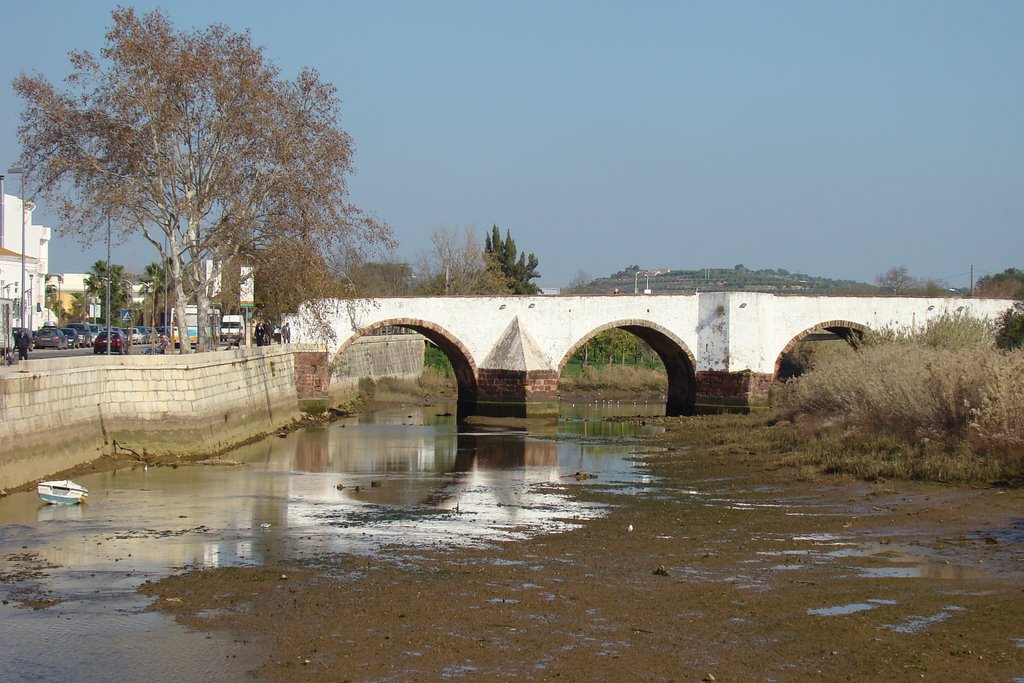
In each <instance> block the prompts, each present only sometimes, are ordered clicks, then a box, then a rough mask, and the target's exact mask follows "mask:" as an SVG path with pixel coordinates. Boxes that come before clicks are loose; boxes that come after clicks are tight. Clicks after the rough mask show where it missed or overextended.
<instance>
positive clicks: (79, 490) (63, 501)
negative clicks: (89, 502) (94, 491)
mask: <svg viewBox="0 0 1024 683" xmlns="http://www.w3.org/2000/svg"><path fill="white" fill-rule="evenodd" d="M36 493H37V494H39V497H40V498H42V499H43V500H44V501H46V502H47V503H49V504H50V505H75V504H77V503H82V502H84V501H85V498H86V496H88V495H89V491H88V489H86V488H85V487H84V486H81V485H79V484H76V483H75V482H73V481H71V480H70V479H62V480H59V481H41V482H39V483H38V484H37V485H36Z"/></svg>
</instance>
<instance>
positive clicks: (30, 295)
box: [22, 273, 36, 332]
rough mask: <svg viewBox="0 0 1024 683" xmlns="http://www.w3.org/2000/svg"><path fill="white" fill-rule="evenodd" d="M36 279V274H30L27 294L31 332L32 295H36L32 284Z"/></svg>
mask: <svg viewBox="0 0 1024 683" xmlns="http://www.w3.org/2000/svg"><path fill="white" fill-rule="evenodd" d="M35 277H36V274H35V273H29V274H28V291H27V292H26V294H28V329H29V331H30V332H31V331H32V309H33V308H34V307H33V306H32V295H33V294H35V288H34V287H33V285H32V282H33V280H35ZM22 327H24V325H22Z"/></svg>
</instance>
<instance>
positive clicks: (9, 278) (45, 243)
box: [0, 193, 51, 329]
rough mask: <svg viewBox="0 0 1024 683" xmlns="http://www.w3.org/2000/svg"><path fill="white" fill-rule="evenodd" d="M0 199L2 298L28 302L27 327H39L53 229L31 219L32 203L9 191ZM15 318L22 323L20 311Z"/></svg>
mask: <svg viewBox="0 0 1024 683" xmlns="http://www.w3.org/2000/svg"><path fill="white" fill-rule="evenodd" d="M0 198H2V199H3V204H2V206H0V292H2V294H0V297H2V298H8V299H13V300H14V301H15V302H20V301H25V312H24V320H25V326H26V327H31V328H32V329H38V328H39V327H41V326H42V324H43V323H44V322H45V321H46V319H47V316H46V312H45V310H44V309H45V306H46V275H47V273H48V272H49V265H50V264H49V260H50V236H51V230H50V228H48V227H46V226H43V225H36V224H35V223H33V222H32V212H33V211H34V210H35V205H34V204H33V203H32V202H26V201H23V200H22V198H20V197H16V196H13V195H9V194H6V193H0ZM22 221H24V224H23V223H22ZM22 234H24V242H23V241H22ZM23 256H24V258H22V257H23ZM22 264H24V272H23V268H22ZM22 283H24V285H22ZM23 286H24V292H23V291H22V287H23ZM16 318H17V319H18V321H19V322H20V321H21V314H20V313H19V314H17V315H16Z"/></svg>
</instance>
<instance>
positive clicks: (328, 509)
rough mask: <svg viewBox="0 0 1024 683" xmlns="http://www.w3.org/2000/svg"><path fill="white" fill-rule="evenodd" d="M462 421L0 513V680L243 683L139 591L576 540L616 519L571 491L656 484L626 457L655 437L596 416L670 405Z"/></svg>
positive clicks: (232, 660)
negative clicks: (199, 578)
mask: <svg viewBox="0 0 1024 683" xmlns="http://www.w3.org/2000/svg"><path fill="white" fill-rule="evenodd" d="M454 412H455V409H454V405H446V404H437V405H432V406H428V407H412V408H409V407H403V408H397V409H389V410H384V411H379V412H374V413H365V414H360V415H356V416H353V417H351V418H346V419H343V420H341V421H339V422H337V423H334V424H332V425H330V426H326V427H323V428H317V429H307V430H299V431H296V432H293V433H290V434H288V435H287V436H286V437H285V438H278V437H271V438H269V439H266V440H263V441H261V442H258V443H255V444H251V445H249V446H246V447H244V448H241V449H239V450H237V451H235V452H232V453H228V454H225V455H224V456H223V458H224V460H230V461H236V462H238V463H241V464H238V465H232V466H187V467H177V468H172V467H145V466H143V465H137V466H134V467H130V468H126V469H119V470H114V471H107V472H96V473H93V474H87V475H83V476H80V477H76V481H78V483H80V484H82V485H84V486H85V487H86V488H88V489H89V492H90V494H89V498H88V501H87V502H86V503H85V504H83V505H75V506H51V505H45V504H43V503H42V502H41V501H40V500H39V499H38V497H37V496H36V495H35V493H34V492H33V493H17V494H13V495H10V496H7V497H5V498H2V499H0V525H2V526H0V558H2V564H0V575H2V576H0V578H2V582H0V597H2V598H3V604H2V605H0V630H2V631H3V633H4V634H5V635H4V637H3V639H0V680H21V681H58V680H60V681H64V680H68V679H69V671H72V672H74V673H73V675H71V676H70V678H71V679H73V680H112V679H114V678H116V679H117V680H129V681H130V680H146V681H150V682H159V681H182V680H197V679H200V678H203V679H206V680H225V681H230V680H241V679H245V678H248V676H247V674H246V671H247V665H246V663H247V662H250V661H252V659H253V657H254V655H255V652H254V651H253V646H252V645H251V644H247V643H244V642H238V641H234V640H232V639H230V638H228V637H224V636H212V635H208V634H205V633H197V632H193V631H189V630H187V629H185V628H183V627H181V626H179V625H178V624H176V623H175V622H174V621H172V620H171V619H169V618H167V617H165V616H162V615H160V614H158V613H154V612H149V611H144V608H145V607H146V606H147V605H148V604H149V602H150V599H149V598H145V597H143V596H141V595H140V594H139V593H138V592H137V588H138V586H139V585H140V584H141V583H142V582H144V581H149V580H155V579H159V578H162V577H164V576H167V575H169V574H172V573H175V572H179V571H182V570H184V569H187V568H204V569H208V568H216V567H228V566H252V565H261V564H267V563H273V562H277V561H281V560H285V559H301V558H303V557H316V556H319V555H323V554H330V553H354V554H367V555H379V554H381V553H384V552H387V549H388V548H394V547H401V548H405V549H408V548H410V547H424V548H432V547H433V548H436V547H439V546H440V547H456V546H458V547H467V548H468V547H482V546H485V545H486V544H489V543H494V542H496V541H501V540H517V539H526V538H530V537H535V536H537V535H542V534H549V533H556V532H565V531H571V530H572V529H574V528H575V527H577V526H578V525H579V524H580V523H581V522H582V521H584V520H587V519H592V518H595V517H598V516H601V515H603V514H605V513H606V511H607V508H606V507H605V506H601V505H595V504H584V503H581V502H579V501H578V500H576V498H575V497H574V496H573V495H572V493H571V490H570V489H569V488H568V487H567V486H566V484H567V483H569V482H571V483H572V484H573V486H580V485H595V486H601V487H606V488H613V489H620V490H623V491H626V490H630V489H632V488H634V487H637V486H643V485H644V483H645V482H647V481H649V479H650V476H649V475H648V474H647V472H646V471H645V470H644V468H642V467H639V466H638V465H637V463H635V462H634V461H633V460H631V459H630V458H629V457H628V456H629V455H630V453H631V448H634V447H635V446H636V441H635V439H636V437H638V436H639V435H641V434H650V433H652V432H653V431H656V429H657V428H653V427H641V426H637V425H631V424H626V423H612V422H605V421H604V420H603V418H604V417H607V416H613V415H638V414H643V415H652V414H659V413H661V412H663V405H662V404H660V403H658V402H652V403H645V402H642V401H641V402H623V403H619V402H615V403H607V402H605V403H576V404H573V403H567V404H565V405H564V406H563V407H562V413H563V416H562V418H560V420H559V421H558V423H557V425H550V426H544V427H536V428H531V429H530V430H529V431H526V430H515V429H493V428H485V427H479V426H476V427H468V428H467V427H465V426H462V427H457V426H456V425H455V422H454V418H453V417H452V415H453V414H454ZM581 473H585V474H581ZM591 476H593V478H592V479H591V478H590V477H591ZM184 651H187V652H188V653H189V656H188V657H181V656H180V653H181V652H184ZM115 663H116V664H115ZM113 667H116V669H115V668H113Z"/></svg>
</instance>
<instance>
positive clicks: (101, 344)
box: [92, 330, 125, 353]
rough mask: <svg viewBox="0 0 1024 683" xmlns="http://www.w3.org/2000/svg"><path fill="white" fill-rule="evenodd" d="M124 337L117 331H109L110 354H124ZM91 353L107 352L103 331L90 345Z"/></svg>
mask: <svg viewBox="0 0 1024 683" xmlns="http://www.w3.org/2000/svg"><path fill="white" fill-rule="evenodd" d="M124 347H125V344H124V337H122V336H121V333H120V332H118V331H117V330H111V331H110V352H111V353H124V351H125V348H124ZM92 352H93V353H106V352H107V332H106V330H104V331H103V332H100V333H99V334H98V335H96V341H94V342H93V343H92Z"/></svg>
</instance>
